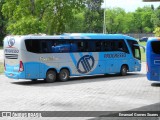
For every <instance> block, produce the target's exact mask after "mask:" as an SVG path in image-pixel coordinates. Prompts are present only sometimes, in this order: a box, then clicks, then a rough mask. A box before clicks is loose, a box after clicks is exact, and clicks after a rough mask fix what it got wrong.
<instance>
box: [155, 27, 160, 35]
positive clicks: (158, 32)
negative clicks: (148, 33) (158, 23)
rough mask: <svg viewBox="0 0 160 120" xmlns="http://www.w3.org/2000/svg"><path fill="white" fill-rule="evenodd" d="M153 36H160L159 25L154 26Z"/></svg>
mask: <svg viewBox="0 0 160 120" xmlns="http://www.w3.org/2000/svg"><path fill="white" fill-rule="evenodd" d="M154 33H155V36H157V37H160V27H157V28H155V31H154Z"/></svg>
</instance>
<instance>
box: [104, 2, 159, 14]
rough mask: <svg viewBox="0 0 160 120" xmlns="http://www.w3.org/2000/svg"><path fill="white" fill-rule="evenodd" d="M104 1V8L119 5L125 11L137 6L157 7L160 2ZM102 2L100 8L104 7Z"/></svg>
mask: <svg viewBox="0 0 160 120" xmlns="http://www.w3.org/2000/svg"><path fill="white" fill-rule="evenodd" d="M104 1H106V8H114V7H120V8H123V9H124V10H125V11H126V12H134V11H135V10H136V9H137V8H138V7H143V6H148V5H149V6H150V5H154V7H155V8H157V7H158V6H159V5H160V2H142V1H143V0H104ZM104 6H105V5H104V3H103V5H102V8H104Z"/></svg>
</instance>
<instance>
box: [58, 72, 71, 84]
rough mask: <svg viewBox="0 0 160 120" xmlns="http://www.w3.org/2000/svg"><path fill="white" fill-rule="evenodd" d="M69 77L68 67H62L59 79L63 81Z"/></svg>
mask: <svg viewBox="0 0 160 120" xmlns="http://www.w3.org/2000/svg"><path fill="white" fill-rule="evenodd" d="M68 79H69V71H68V70H67V69H62V70H61V71H60V73H59V80H60V81H61V82H66V81H67V80H68Z"/></svg>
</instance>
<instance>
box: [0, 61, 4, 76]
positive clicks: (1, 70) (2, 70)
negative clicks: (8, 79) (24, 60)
mask: <svg viewBox="0 0 160 120" xmlns="http://www.w3.org/2000/svg"><path fill="white" fill-rule="evenodd" d="M2 73H4V67H3V63H0V74H2Z"/></svg>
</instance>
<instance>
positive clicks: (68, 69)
mask: <svg viewBox="0 0 160 120" xmlns="http://www.w3.org/2000/svg"><path fill="white" fill-rule="evenodd" d="M63 69H66V70H68V71H69V76H70V75H71V69H70V68H68V67H62V68H61V69H60V70H59V72H60V71H61V70H63Z"/></svg>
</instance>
